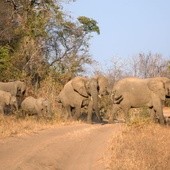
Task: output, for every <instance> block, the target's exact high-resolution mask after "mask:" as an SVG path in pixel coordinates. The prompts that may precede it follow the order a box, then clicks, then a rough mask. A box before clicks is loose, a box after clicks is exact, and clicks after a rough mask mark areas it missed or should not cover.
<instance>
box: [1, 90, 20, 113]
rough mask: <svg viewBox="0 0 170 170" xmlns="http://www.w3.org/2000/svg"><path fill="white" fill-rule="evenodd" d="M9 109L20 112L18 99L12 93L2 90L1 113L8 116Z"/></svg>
mask: <svg viewBox="0 0 170 170" xmlns="http://www.w3.org/2000/svg"><path fill="white" fill-rule="evenodd" d="M9 108H12V109H13V108H15V109H16V110H18V104H17V99H16V97H15V96H12V95H11V93H9V92H6V91H3V90H0V113H2V114H7V111H8V109H9ZM12 111H13V110H12Z"/></svg>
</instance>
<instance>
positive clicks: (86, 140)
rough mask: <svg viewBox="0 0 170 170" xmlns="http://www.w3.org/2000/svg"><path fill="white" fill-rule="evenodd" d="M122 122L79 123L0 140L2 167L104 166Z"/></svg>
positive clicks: (86, 169)
mask: <svg viewBox="0 0 170 170" xmlns="http://www.w3.org/2000/svg"><path fill="white" fill-rule="evenodd" d="M121 132H122V125H121V124H114V125H109V124H105V125H100V124H95V125H89V124H76V125H67V126H62V127H58V128H53V129H48V130H43V131H40V132H38V133H36V134H31V135H27V136H22V137H12V138H7V139H4V140H1V141H0V169H2V170H104V169H107V166H108V162H107V156H109V154H108V146H109V144H110V142H111V140H112V138H113V137H114V136H115V137H116V135H118V134H120V133H121Z"/></svg>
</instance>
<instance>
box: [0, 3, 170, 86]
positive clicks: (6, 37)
mask: <svg viewBox="0 0 170 170" xmlns="http://www.w3.org/2000/svg"><path fill="white" fill-rule="evenodd" d="M64 3H74V0H64V1H63V0H62V1H61V0H57V1H56V0H48V1H47V0H29V1H28V0H1V1H0V81H10V80H16V79H21V80H24V81H26V82H27V84H28V85H30V86H33V87H36V88H37V87H40V84H41V82H42V81H43V80H46V79H47V80H48V81H49V77H50V78H52V80H53V81H55V82H57V83H58V84H59V85H61V86H62V85H64V84H65V83H66V82H68V80H70V79H71V78H73V77H75V76H77V75H80V74H82V73H85V71H86V70H85V67H84V66H86V65H92V64H93V59H92V57H91V56H90V54H89V45H90V44H89V40H90V39H91V38H92V34H91V33H93V32H95V33H97V34H100V30H99V27H98V25H97V22H96V21H95V20H93V19H91V18H87V17H85V16H80V17H78V18H77V19H76V20H74V19H73V18H72V17H71V16H69V15H68V14H67V13H65V12H64V10H63V5H64ZM169 65H170V63H169V61H168V59H166V58H164V57H163V56H161V54H152V53H148V54H144V53H141V54H138V55H137V56H134V57H132V58H131V59H129V60H128V61H123V60H122V59H120V58H118V57H113V61H112V62H111V67H110V68H108V69H107V70H105V71H104V73H105V74H107V76H109V78H111V79H112V81H113V82H114V81H117V80H119V79H121V78H123V77H127V76H137V77H142V78H146V77H155V76H167V77H170V74H169V73H170V69H169V68H170V66H169ZM99 73H102V74H103V71H101V69H99V70H97V69H96V70H95V71H94V74H99ZM48 81H47V84H48Z"/></svg>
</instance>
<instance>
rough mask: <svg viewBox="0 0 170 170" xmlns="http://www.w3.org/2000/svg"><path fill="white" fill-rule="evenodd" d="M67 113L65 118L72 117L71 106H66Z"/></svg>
mask: <svg viewBox="0 0 170 170" xmlns="http://www.w3.org/2000/svg"><path fill="white" fill-rule="evenodd" d="M65 113H66V117H65V119H66V120H67V119H72V114H71V106H69V105H68V106H65Z"/></svg>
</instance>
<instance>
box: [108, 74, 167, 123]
mask: <svg viewBox="0 0 170 170" xmlns="http://www.w3.org/2000/svg"><path fill="white" fill-rule="evenodd" d="M111 96H112V102H113V108H112V114H111V116H110V119H109V122H113V120H114V119H116V113H117V111H118V110H119V109H122V110H123V111H124V114H125V120H126V122H128V121H129V113H128V112H129V109H130V108H140V107H148V108H150V109H151V115H155V116H153V117H158V120H159V123H160V124H165V118H164V116H163V105H162V103H163V102H164V101H165V98H166V97H168V96H170V79H168V78H166V77H155V78H147V79H140V78H135V77H134V78H133V77H132V78H125V79H122V80H120V81H118V82H117V83H116V84H115V85H114V86H113V89H112V95H111Z"/></svg>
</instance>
